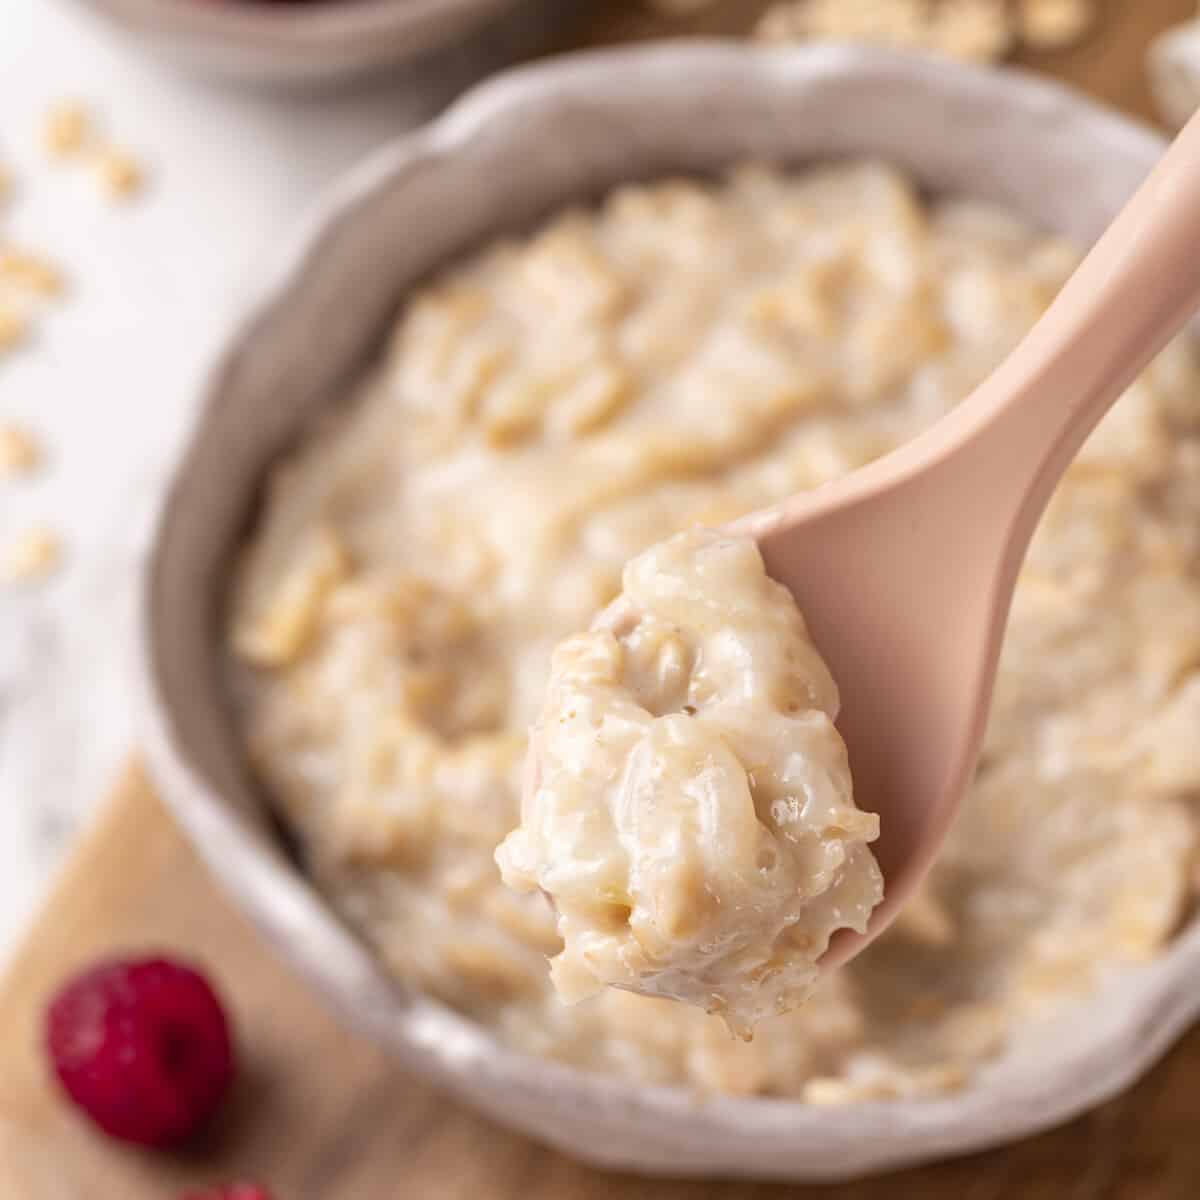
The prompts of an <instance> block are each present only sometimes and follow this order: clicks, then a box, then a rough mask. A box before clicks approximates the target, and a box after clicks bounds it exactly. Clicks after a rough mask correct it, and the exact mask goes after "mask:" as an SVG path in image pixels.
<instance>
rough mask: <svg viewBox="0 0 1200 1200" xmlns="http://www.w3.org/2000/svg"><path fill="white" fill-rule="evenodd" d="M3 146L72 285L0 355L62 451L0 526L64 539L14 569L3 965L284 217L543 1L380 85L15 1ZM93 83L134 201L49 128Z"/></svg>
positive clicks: (110, 734) (5, 26) (1, 659)
mask: <svg viewBox="0 0 1200 1200" xmlns="http://www.w3.org/2000/svg"><path fill="white" fill-rule="evenodd" d="M3 7H4V14H3V18H2V19H0V25H2V29H0V162H3V163H5V164H7V165H8V166H9V167H12V168H15V170H16V172H17V174H18V180H19V189H18V192H17V194H16V196H15V198H14V202H13V204H12V205H11V207H10V209H9V210H8V211H7V212H6V213H5V214H4V215H2V216H0V239H2V238H5V237H11V238H13V239H14V240H16V241H19V243H20V244H22V245H25V244H28V245H30V246H31V247H39V248H42V249H44V250H45V251H47V252H48V253H50V254H52V255H53V256H54V257H55V258H56V259H57V260H59V261H61V263H62V264H63V265H64V266H65V267H66V269H67V270H68V272H69V275H70V278H71V284H72V289H71V296H70V298H69V300H68V301H67V302H66V303H64V304H62V305H61V306H60V307H58V308H57V309H55V310H54V313H53V315H52V316H51V317H50V318H49V319H48V320H47V321H45V322H44V323H43V324H42V325H40V326H39V329H38V333H37V337H36V340H35V342H34V343H33V344H32V345H31V346H30V347H29V348H28V349H27V350H23V351H21V352H20V353H17V354H13V355H7V356H5V357H4V358H3V359H2V360H0V420H5V419H16V420H19V421H21V422H22V423H24V424H26V425H28V426H29V427H31V428H32V429H33V430H34V431H36V432H37V433H38V434H39V436H40V437H41V439H42V440H43V442H44V444H45V446H46V447H47V449H48V451H49V461H48V464H47V468H46V470H45V471H44V472H43V473H42V474H41V475H40V476H39V477H37V478H36V479H35V480H34V481H32V482H30V483H7V484H0V542H3V541H4V540H6V539H7V538H9V537H11V536H13V535H14V534H16V533H17V532H18V531H19V530H20V529H22V528H23V527H24V526H25V525H27V524H29V523H31V522H34V521H38V522H42V521H44V522H47V523H48V524H50V525H51V526H53V527H54V528H55V529H57V530H60V531H61V532H62V534H63V536H64V538H65V541H66V547H67V557H66V560H65V564H64V569H63V570H62V571H61V572H60V573H59V575H58V576H57V577H56V578H55V579H54V581H53V582H52V583H50V584H49V585H45V586H39V587H30V588H23V589H14V588H12V587H5V586H0V964H2V963H3V960H4V958H5V957H6V955H7V954H8V953H10V952H11V950H12V948H13V946H14V945H15V944H16V941H17V939H18V938H19V936H20V931H21V929H22V927H23V925H24V924H25V922H26V921H27V919H28V917H29V914H30V912H31V910H32V908H33V907H34V905H35V904H36V902H37V899H38V897H39V896H40V895H41V894H42V892H43V890H44V888H45V887H46V884H47V881H48V880H49V878H50V877H51V876H52V874H53V871H54V868H55V866H56V864H57V863H58V862H59V861H60V860H61V858H62V855H63V852H64V849H65V847H66V846H67V845H68V844H69V842H70V839H71V836H72V834H73V833H74V832H75V831H76V830H77V829H78V828H79V826H80V824H81V822H83V821H84V820H85V819H86V817H87V814H88V812H89V809H90V807H91V806H92V805H93V804H94V802H95V801H96V800H97V799H98V798H99V797H100V796H102V795H103V793H104V791H105V788H106V786H107V783H108V782H109V781H110V779H111V778H112V777H113V775H114V773H115V771H116V770H117V768H118V765H119V763H120V761H121V759H122V758H123V756H124V755H125V754H126V753H127V752H128V751H129V749H130V747H131V745H132V740H131V739H132V721H131V715H130V712H129V708H128V694H129V688H128V672H129V647H130V638H131V615H132V596H133V586H132V583H133V578H134V574H135V569H136V564H137V561H138V557H139V555H140V553H141V552H142V549H143V546H144V542H145V538H146V533H147V523H146V520H145V513H146V508H147V500H148V498H150V497H151V496H152V495H153V494H154V493H155V491H156V489H158V488H159V487H160V486H161V481H162V479H163V474H164V467H165V464H166V463H167V462H168V461H169V459H170V456H171V453H172V449H173V447H174V446H175V445H176V444H177V442H178V439H179V437H180V434H181V432H182V431H183V430H184V429H185V428H186V426H187V423H188V414H189V407H190V403H191V401H192V399H193V397H194V395H195V391H196V387H195V384H196V380H197V378H198V375H199V373H200V372H201V371H202V370H203V367H204V365H205V363H206V362H207V361H208V359H209V357H210V355H211V353H212V349H213V347H214V345H215V344H216V342H217V341H218V339H219V338H220V334H221V330H222V329H223V328H224V327H225V326H226V324H227V323H228V321H229V320H230V319H231V314H232V313H233V312H234V311H236V301H237V296H238V293H239V290H240V289H241V287H242V286H243V285H244V284H245V283H246V282H248V280H249V279H250V278H251V277H252V275H253V271H254V264H255V261H256V259H259V258H260V256H261V255H262V253H263V252H264V249H265V248H266V247H267V246H268V245H269V243H270V242H271V240H272V235H273V234H275V233H276V232H277V230H278V228H279V227H280V225H281V224H284V223H286V222H287V221H288V220H289V219H291V218H292V217H293V215H294V214H295V213H296V212H297V211H298V210H299V209H301V208H302V207H303V205H304V203H305V201H306V200H307V199H308V198H309V197H311V195H312V194H313V193H314V192H315V191H316V190H317V189H318V188H319V187H320V186H321V185H322V184H323V183H324V182H325V181H326V180H328V179H329V178H330V177H331V176H333V175H335V174H336V173H337V172H339V171H340V170H341V169H342V168H343V167H344V166H345V165H347V164H348V163H349V162H351V161H353V160H354V159H355V158H357V157H359V156H360V155H361V154H362V153H364V152H365V151H366V150H368V149H369V148H370V147H372V146H374V145H376V144H377V143H379V142H381V141H383V140H385V139H387V138H388V137H389V136H391V135H393V134H395V133H398V132H400V131H402V130H403V129H405V128H406V127H408V126H411V125H412V124H413V123H415V122H417V121H419V120H421V119H422V118H424V117H426V116H428V115H430V114H431V113H432V112H433V111H435V110H436V109H437V108H438V107H439V106H440V105H441V104H443V103H444V102H445V101H446V100H447V99H449V98H450V97H451V96H452V95H453V94H454V93H455V92H456V91H457V90H459V89H460V88H461V87H463V86H465V85H466V84H467V83H469V82H470V81H471V80H472V79H473V78H474V77H475V76H476V75H478V74H479V73H480V72H481V71H482V70H484V69H486V68H488V67H491V66H494V65H498V63H499V62H500V61H502V60H503V59H505V58H507V57H510V56H511V55H512V54H513V53H516V52H518V51H519V50H520V49H521V48H523V47H525V46H526V45H527V44H528V39H529V38H530V37H537V36H540V33H541V31H542V30H543V27H544V26H545V25H546V23H547V22H549V21H550V20H551V19H552V18H551V17H550V16H549V15H547V14H548V12H549V10H546V12H542V11H541V10H539V11H538V12H537V13H535V14H534V15H533V16H532V17H522V18H521V19H520V21H519V22H517V23H516V24H515V25H506V27H505V28H503V29H500V30H494V31H492V34H491V35H490V37H489V39H488V41H487V45H486V47H479V46H476V47H472V48H470V49H463V50H457V51H455V52H453V53H450V54H445V55H441V56H440V57H439V59H438V60H437V61H435V62H432V63H428V64H426V65H425V66H424V67H422V69H421V70H420V71H418V72H415V73H414V72H409V73H407V75H405V76H403V77H400V78H398V79H393V80H391V81H389V82H387V83H385V84H377V85H375V86H373V87H372V88H370V89H362V88H359V89H358V90H356V91H355V92H353V93H339V94H337V95H331V94H326V95H324V96H297V95H294V94H293V95H281V94H274V95H272V94H266V93H257V94H256V93H249V92H247V91H245V90H238V89H234V88H231V87H229V86H221V85H217V84H212V83H205V82H202V81H199V80H195V79H189V78H185V77H180V76H179V75H177V74H175V73H174V72H172V71H171V70H170V69H168V68H166V67H164V66H162V65H160V64H157V63H154V62H149V61H147V60H145V59H144V58H142V57H140V56H139V55H138V54H137V53H136V52H135V51H133V50H132V49H131V48H130V47H128V46H126V45H125V44H123V43H122V42H121V41H120V40H119V39H116V38H114V37H113V35H112V32H111V31H110V30H108V29H107V28H103V27H100V26H98V25H96V24H95V22H94V19H93V18H91V17H90V16H89V15H88V14H86V13H85V12H83V11H82V10H81V9H80V8H78V7H76V6H75V5H73V4H70V3H68V2H67V0H4V4H3ZM63 97H80V98H83V99H86V100H87V101H88V102H89V103H90V104H92V105H94V106H95V109H96V112H97V113H98V114H100V115H101V116H102V118H103V121H104V123H105V126H106V128H107V129H108V131H109V132H111V134H112V135H113V137H115V138H116V139H118V140H119V141H120V142H121V143H123V144H125V145H128V146H129V147H130V148H131V149H133V150H134V152H135V153H136V154H137V155H138V156H139V158H141V159H142V161H144V162H145V164H146V165H147V167H148V170H149V172H150V186H149V187H148V189H147V191H146V194H145V196H144V198H142V199H140V200H138V201H136V202H135V203H133V204H132V205H129V206H114V205H111V204H109V203H106V202H105V201H103V200H102V199H101V198H100V197H99V196H98V195H97V193H96V192H95V190H94V189H93V187H92V186H91V181H90V179H88V177H87V176H86V174H85V173H84V172H83V171H82V170H80V169H78V168H68V167H63V166H57V165H51V164H48V163H47V162H46V160H45V158H44V156H43V155H42V153H41V150H40V146H39V138H38V135H39V129H40V124H41V118H42V114H43V113H44V111H45V109H46V107H47V105H48V104H49V103H50V102H51V101H53V100H57V99H61V98H63Z"/></svg>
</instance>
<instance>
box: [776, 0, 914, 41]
mask: <svg viewBox="0 0 1200 1200" xmlns="http://www.w3.org/2000/svg"><path fill="white" fill-rule="evenodd" d="M928 15H929V5H928V0H789V2H788V3H784V4H777V5H776V6H775V7H774V8H772V9H770V10H768V12H767V13H766V15H765V16H764V17H763V18H762V20H761V21H760V22H759V24H758V28H757V29H756V30H755V33H756V35H757V36H758V37H760V38H763V39H765V40H766V41H773V42H790V41H796V40H800V39H804V38H835V39H846V40H850V41H868V42H884V43H887V44H889V45H896V46H910V47H911V46H917V45H920V44H921V42H922V39H923V35H924V31H925V25H926V22H927V19H928Z"/></svg>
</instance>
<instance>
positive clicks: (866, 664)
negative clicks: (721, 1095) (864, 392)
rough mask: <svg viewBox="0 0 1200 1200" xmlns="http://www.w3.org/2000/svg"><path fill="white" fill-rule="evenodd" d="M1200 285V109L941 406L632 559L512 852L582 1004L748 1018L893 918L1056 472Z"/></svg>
mask: <svg viewBox="0 0 1200 1200" xmlns="http://www.w3.org/2000/svg"><path fill="white" fill-rule="evenodd" d="M1198 306H1200V116H1197V117H1195V118H1193V119H1192V121H1191V123H1190V124H1189V125H1188V126H1187V127H1186V128H1185V129H1184V130H1183V132H1182V133H1181V134H1180V135H1179V137H1178V139H1177V140H1176V142H1175V143H1174V145H1173V146H1172V147H1171V148H1170V150H1169V151H1168V152H1167V154H1166V155H1165V156H1164V158H1163V160H1162V161H1161V162H1160V163H1159V165H1158V166H1157V167H1156V168H1155V170H1154V171H1153V172H1152V174H1151V175H1150V177H1149V178H1148V179H1147V181H1146V182H1145V184H1143V186H1142V187H1141V189H1140V190H1139V191H1138V193H1137V194H1136V195H1135V196H1134V198H1133V199H1132V200H1131V201H1130V203H1129V204H1128V205H1127V206H1126V208H1125V209H1124V210H1123V211H1122V212H1121V214H1120V215H1119V216H1118V217H1117V219H1116V220H1115V221H1114V222H1113V224H1112V225H1111V226H1110V228H1109V229H1108V231H1107V232H1106V233H1105V234H1104V235H1103V237H1102V238H1101V239H1100V240H1099V242H1097V244H1096V245H1095V247H1094V248H1093V249H1092V251H1091V253H1090V254H1089V255H1088V256H1087V257H1086V258H1085V259H1084V261H1083V263H1082V264H1081V265H1080V267H1079V269H1078V270H1077V271H1076V273H1075V274H1074V275H1073V276H1072V277H1071V279H1070V280H1069V281H1068V282H1067V284H1066V286H1065V287H1064V288H1063V289H1062V291H1061V292H1060V293H1059V295H1058V297H1057V299H1056V300H1055V301H1054V303H1053V304H1052V305H1051V306H1050V307H1049V308H1048V309H1047V311H1046V313H1045V315H1044V316H1043V317H1042V318H1041V320H1040V321H1039V322H1038V323H1037V324H1036V325H1035V326H1034V327H1033V329H1032V330H1031V331H1030V333H1029V334H1028V336H1027V337H1026V338H1025V339H1024V340H1023V341H1022V342H1021V343H1020V345H1019V346H1018V347H1017V348H1016V349H1015V350H1014V351H1013V352H1012V354H1010V355H1009V357H1008V358H1007V359H1006V360H1005V361H1004V362H1003V363H1002V364H1001V366H1000V367H999V368H998V369H997V370H996V371H995V372H994V373H993V374H992V375H991V376H990V377H989V378H988V379H987V380H986V381H985V382H984V383H983V384H982V385H981V386H980V387H979V388H978V389H977V390H976V391H975V392H974V393H973V394H972V395H971V396H969V397H968V398H967V399H966V400H965V401H964V402H963V403H962V404H961V405H959V406H958V407H957V408H956V409H954V410H953V411H952V412H951V413H950V414H949V415H948V416H946V417H945V418H943V419H942V420H941V421H940V422H939V423H938V424H937V425H935V426H934V427H933V428H931V429H930V430H928V431H927V432H926V433H925V434H923V435H922V436H920V437H918V438H916V439H915V440H913V441H912V442H910V443H908V444H907V445H906V446H904V447H902V448H901V449H899V450H897V451H895V452H894V453H892V454H889V455H887V456H885V457H884V458H881V459H879V460H877V461H876V462H874V463H872V464H870V465H869V466H867V467H865V468H863V469H861V470H859V471H857V472H855V473H854V474H852V475H849V476H847V477H845V478H844V479H842V480H839V481H836V482H834V483H831V484H828V485H827V486H825V487H822V488H820V489H818V490H816V491H813V492H808V493H804V494H802V495H799V496H795V497H793V498H792V499H790V500H787V501H785V502H784V503H782V504H779V505H776V506H774V507H772V508H769V509H765V510H762V511H760V512H757V513H754V514H751V515H750V516H748V517H745V518H743V519H742V520H740V521H738V522H736V523H735V524H734V525H732V526H729V527H727V528H726V529H724V530H721V531H713V530H702V529H696V530H691V531H689V532H686V533H683V534H680V535H678V536H677V537H675V538H673V539H670V540H668V541H667V542H664V543H662V544H661V545H659V546H656V547H653V548H652V549H650V550H649V551H647V552H645V553H644V554H642V555H641V556H639V557H638V558H636V559H634V560H633V561H632V562H631V563H629V564H628V566H627V567H626V570H625V574H624V590H623V592H622V594H621V596H620V597H618V599H617V600H616V601H615V602H614V603H613V604H612V605H611V606H610V607H609V608H608V609H607V610H606V611H605V612H604V613H603V614H601V616H600V617H599V618H598V619H597V621H596V623H595V624H594V626H593V628H592V630H591V631H590V632H588V633H584V634H579V635H576V636H575V637H572V638H569V639H568V640H567V641H566V642H564V643H563V644H562V645H561V646H560V647H559V648H558V650H557V651H556V653H555V656H554V659H553V664H552V669H551V679H550V685H549V689H548V693H547V698H546V703H545V706H544V708H543V710H542V714H541V717H540V719H539V721H538V723H537V724H536V726H535V728H534V730H533V732H532V735H531V739H530V750H529V760H528V763H527V771H526V787H525V795H524V799H523V804H522V817H521V825H520V826H519V827H518V828H517V829H516V830H515V831H514V832H513V833H511V834H510V835H509V837H508V838H507V839H506V840H505V842H504V843H503V844H502V845H501V847H500V849H499V850H498V851H497V860H498V862H499V864H500V867H501V871H502V873H503V875H504V878H505V881H506V882H507V883H509V884H510V886H513V887H516V888H518V889H520V890H525V891H529V890H533V889H535V888H540V889H541V890H542V891H543V892H545V893H546V894H547V895H548V896H549V897H550V899H551V900H552V902H553V903H554V905H555V907H556V910H557V913H558V926H559V933H560V934H561V936H562V937H563V942H564V948H563V951H562V952H561V953H560V954H559V955H558V956H557V957H556V958H555V959H554V960H552V963H551V972H552V975H553V977H554V981H555V984H556V986H557V987H558V990H559V992H560V993H561V994H562V996H563V997H564V999H566V1000H568V1001H572V1000H576V999H582V998H583V997H585V996H587V995H589V994H591V993H593V992H595V991H598V990H599V989H600V988H602V987H604V986H615V987H621V988H626V989H629V990H632V991H636V992H643V993H646V994H650V995H658V996H669V997H672V998H674V999H677V1000H681V1001H684V1002H686V1003H690V1004H694V1005H698V1006H700V1007H702V1008H705V1009H707V1010H708V1011H710V1012H716V1013H720V1014H721V1015H723V1016H724V1017H725V1019H726V1021H727V1022H728V1024H729V1025H730V1028H731V1029H733V1030H734V1032H736V1033H740V1034H743V1035H745V1036H749V1033H750V1032H751V1031H752V1029H753V1026H754V1024H755V1023H756V1022H757V1021H759V1020H761V1019H762V1018H764V1017H766V1016H769V1015H771V1014H773V1013H776V1012H782V1011H786V1010H787V1009H789V1008H793V1007H795V1006H796V1005H797V1004H799V1003H801V1002H802V1001H803V1000H804V998H805V996H806V995H807V994H808V992H809V991H810V990H811V988H812V986H813V985H814V983H815V981H816V979H817V977H818V975H819V973H820V972H821V971H822V970H827V969H830V968H832V967H835V966H838V965H840V964H841V963H843V962H845V961H846V960H847V959H849V958H851V957H852V956H853V955H854V954H856V953H857V952H858V951H859V950H861V949H862V948H863V947H864V946H865V945H866V944H867V943H868V942H870V941H871V940H872V939H873V938H874V937H876V936H877V935H878V934H879V933H880V932H882V931H883V929H884V928H886V927H887V925H888V924H889V923H890V922H891V920H892V919H893V918H894V917H895V916H896V914H897V912H898V911H899V909H900V908H901V907H902V905H903V903H904V901H905V900H906V899H907V898H908V897H909V895H910V894H911V893H912V891H913V889H914V888H915V887H916V885H917V884H918V883H919V882H920V881H921V879H922V878H923V877H924V875H925V874H926V872H927V871H928V869H929V867H930V865H931V864H932V862H933V859H934V857H935V856H936V854H937V851H938V849H939V847H940V846H941V844H942V841H943V839H944V838H945V835H946V833H947V831H948V830H949V827H950V825H951V823H952V821H953V818H954V816H955V813H956V812H957V810H958V806H959V803H960V801H961V799H962V796H963V794H964V792H965V790H966V787H967V785H968V783H969V781H970V778H971V775H972V773H973V771H974V767H975V763H976V759H977V757H978V754H979V749H980V745H981V741H982V736H983V732H984V727H985V724H986V719H987V714H988V709H989V705H990V702H991V693H992V685H993V681H994V678H995V673H996V665H997V659H998V656H999V651H1000V644H1001V639H1002V635H1003V632H1004V627H1005V623H1006V621H1007V617H1008V611H1009V607H1010V603H1011V599H1012V593H1013V588H1014V585H1015V583H1016V579H1017V575H1018V572H1019V570H1020V567H1021V563H1022V560H1023V558H1024V556H1025V552H1026V549H1027V546H1028V543H1029V540H1030V537H1031V535H1032V533H1033V531H1034V528H1035V526H1036V525H1037V522H1038V519H1039V518H1040V516H1041V514H1042V511H1043V509H1044V508H1045V506H1046V503H1047V502H1048V500H1049V498H1050V495H1051V493H1052V491H1053V490H1054V487H1055V485H1056V483H1057V482H1058V480H1059V478H1060V477H1061V475H1062V473H1063V472H1064V471H1065V470H1066V468H1067V466H1068V465H1069V464H1070V462H1071V461H1072V459H1073V458H1074V457H1075V455H1076V453H1077V452H1078V451H1079V449H1080V447H1081V446H1082V445H1083V442H1084V441H1085V439H1086V438H1087V435H1088V434H1089V433H1090V432H1091V431H1092V429H1093V428H1094V427H1095V426H1096V424H1097V423H1098V422H1099V421H1100V419H1101V417H1103V416H1104V414H1105V413H1106V412H1107V411H1108V409H1109V408H1110V407H1111V406H1112V405H1113V404H1114V403H1115V402H1116V401H1117V400H1118V398H1119V397H1120V396H1121V394H1122V393H1123V392H1124V390H1125V389H1126V387H1127V386H1128V385H1129V384H1130V383H1131V382H1132V381H1133V380H1134V378H1135V377H1136V376H1137V374H1138V373H1139V372H1140V371H1141V370H1142V368H1143V367H1145V366H1146V365H1147V364H1148V363H1149V361H1150V360H1151V359H1152V358H1153V357H1154V355H1155V354H1157V353H1158V351H1159V350H1160V349H1162V348H1163V346H1165V344H1166V343H1167V342H1168V341H1169V340H1170V338H1171V337H1172V336H1174V335H1175V334H1176V333H1177V332H1178V331H1179V330H1180V329H1181V328H1182V326H1183V325H1184V323H1185V322H1186V321H1187V319H1188V318H1189V316H1190V315H1191V314H1192V313H1193V312H1194V311H1195V310H1196V308H1197V307H1198ZM835 681H836V682H835ZM835 722H836V724H835ZM851 774H852V776H853V785H852V784H851Z"/></svg>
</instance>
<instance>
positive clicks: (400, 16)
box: [76, 0, 522, 85]
mask: <svg viewBox="0 0 1200 1200" xmlns="http://www.w3.org/2000/svg"><path fill="white" fill-rule="evenodd" d="M76 2H77V3H79V4H82V5H83V6H84V7H85V8H88V9H91V10H92V11H94V12H96V13H97V14H99V15H100V16H101V17H103V18H105V19H106V20H107V21H109V22H110V23H111V24H112V25H113V26H115V27H116V28H118V29H119V30H121V31H122V32H124V33H126V34H128V35H129V36H130V37H132V38H133V39H134V40H135V41H136V42H138V43H140V44H141V45H142V46H143V47H144V48H145V49H146V50H148V51H149V52H151V53H152V54H155V55H158V56H161V57H163V58H167V59H169V60H171V61H173V62H176V63H178V64H180V65H181V66H184V67H187V68H191V69H193V70H196V71H200V72H204V73H207V74H213V75H218V76H221V77H224V78H227V79H235V80H240V81H243V82H247V83H259V84H290V85H299V84H329V83H334V82H337V81H342V80H346V79H351V78H355V77H358V76H363V75H368V74H371V73H375V72H379V71H382V70H383V69H384V68H387V67H394V66H397V65H399V64H402V63H405V62H410V61H412V60H414V59H416V58H419V57H420V56H422V55H424V54H427V53H431V52H433V51H435V50H439V49H443V48H445V47H447V46H450V45H451V44H453V43H454V42H456V41H459V40H463V39H466V38H467V37H469V36H470V35H472V34H475V33H477V32H479V31H480V30H481V29H482V28H484V27H485V26H486V25H487V24H488V23H489V21H491V20H493V19H497V18H499V17H501V16H502V15H503V14H504V13H505V12H506V11H508V10H510V9H514V8H516V7H518V6H519V5H520V4H521V3H522V0H76Z"/></svg>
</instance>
